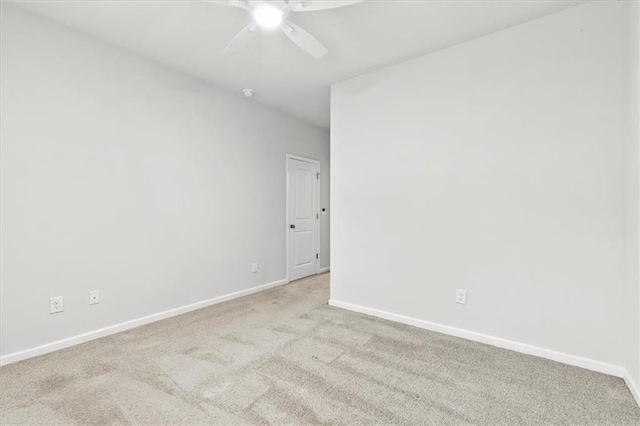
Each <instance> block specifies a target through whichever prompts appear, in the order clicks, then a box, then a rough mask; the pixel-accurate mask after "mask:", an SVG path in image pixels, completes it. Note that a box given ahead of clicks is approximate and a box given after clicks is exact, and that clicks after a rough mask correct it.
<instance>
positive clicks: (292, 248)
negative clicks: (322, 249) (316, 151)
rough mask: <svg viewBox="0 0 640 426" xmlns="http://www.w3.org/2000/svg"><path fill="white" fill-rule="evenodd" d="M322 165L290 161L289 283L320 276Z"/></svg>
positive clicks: (288, 162)
mask: <svg viewBox="0 0 640 426" xmlns="http://www.w3.org/2000/svg"><path fill="white" fill-rule="evenodd" d="M318 172H319V163H318V162H316V161H314V160H309V161H305V160H303V159H299V158H288V159H287V186H288V188H287V197H288V200H289V203H288V210H289V211H288V212H287V217H288V221H287V222H288V223H287V268H288V271H287V272H288V279H289V280H290V281H293V280H297V279H299V278H302V277H306V276H309V275H312V274H316V273H317V272H318V182H319V174H318Z"/></svg>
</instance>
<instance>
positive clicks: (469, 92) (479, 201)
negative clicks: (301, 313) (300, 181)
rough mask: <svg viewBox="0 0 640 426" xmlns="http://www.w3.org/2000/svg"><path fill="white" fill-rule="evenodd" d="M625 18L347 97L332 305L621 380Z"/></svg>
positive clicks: (457, 51)
mask: <svg viewBox="0 0 640 426" xmlns="http://www.w3.org/2000/svg"><path fill="white" fill-rule="evenodd" d="M626 7H627V5H626V4H624V3H622V2H620V3H608V4H607V3H589V4H586V5H583V6H579V7H576V8H573V9H570V10H567V11H564V12H561V13H558V14H555V15H551V16H549V17H546V18H542V19H540V20H537V21H533V22H530V23H527V24H524V25H520V26H517V27H514V28H511V29H508V30H505V31H502V32H499V33H495V34H493V35H490V36H487V37H484V38H480V39H476V40H474V41H471V42H468V43H465V44H461V45H458V46H455V47H452V48H449V49H446V50H442V51H439V52H436V53H433V54H430V55H427V56H423V57H420V58H417V59H415V60H412V61H409V62H405V63H401V64H398V65H396V66H392V67H389V68H386V69H383V70H380V71H377V72H374V73H371V74H367V75H364V76H361V77H358V78H355V79H352V80H349V81H346V82H342V83H340V84H336V85H334V86H333V88H332V106H331V107H332V121H331V150H332V152H331V154H332V164H331V167H332V193H331V197H332V208H333V216H332V229H331V238H332V253H331V256H332V259H331V260H332V262H331V268H332V277H331V281H332V282H331V299H332V301H333V302H337V304H341V305H342V306H350V307H351V308H352V309H361V310H365V311H367V310H368V311H370V312H373V311H371V310H372V309H375V310H378V311H383V313H387V314H389V313H390V314H397V315H403V316H405V317H409V318H410V319H412V320H419V321H423V322H425V321H426V322H431V323H435V325H444V326H447V327H455V328H457V329H462V330H466V331H471V332H475V333H481V334H484V335H488V336H491V337H497V338H500V339H506V340H509V341H512V342H516V343H523V344H526V345H533V346H535V347H538V348H542V349H548V350H552V351H556V352H550V351H546V352H545V353H546V354H548V355H550V356H551V355H553V356H555V355H558V354H557V352H560V353H561V354H560V355H561V356H557V357H556V358H558V359H567V358H570V357H571V356H578V357H584V358H587V359H588V360H587V361H585V360H583V359H581V358H572V359H574V360H575V361H576V363H577V364H580V365H589V366H591V367H594V368H599V369H601V371H611V372H616V373H620V371H621V370H622V368H621V366H623V365H624V362H625V359H626V358H625V354H624V347H623V346H624V344H623V343H622V341H621V340H622V339H621V330H622V329H623V324H622V323H623V320H624V319H625V318H626V317H625V316H626V315H627V313H628V312H627V311H625V310H624V309H623V307H625V306H627V305H625V303H624V297H625V293H624V291H623V287H624V275H623V267H624V266H625V256H624V252H625V230H626V224H625V210H626V204H625V203H626V192H625V181H626V170H625V168H626V160H625V155H626V149H627V146H626V137H627V128H626V120H627V118H626V116H627V99H626V97H627V90H628V88H627V83H628V78H627V72H628V69H627V62H626V59H627V58H626V53H627V51H626V25H625V20H626V17H625V12H626ZM458 288H460V289H466V290H467V291H468V303H467V305H464V306H463V305H457V304H456V303H455V301H454V296H455V291H456V289H458ZM345 303H348V304H351V305H345ZM362 308H366V309H362ZM414 322H415V321H414ZM425 324H426V323H425ZM441 329H444V328H441ZM444 330H451V329H444ZM476 336H477V335H476ZM627 336H628V335H627ZM492 341H494V342H502V343H504V341H499V340H496V339H493V340H492ZM507 346H509V345H507ZM511 346H512V347H515V346H514V345H511ZM519 347H522V348H528V349H531V347H530V346H528V347H525V346H519ZM528 349H527V350H528ZM533 352H535V351H533ZM565 355H567V356H565ZM583 361H585V362H583ZM592 361H596V362H592ZM618 367H620V368H618Z"/></svg>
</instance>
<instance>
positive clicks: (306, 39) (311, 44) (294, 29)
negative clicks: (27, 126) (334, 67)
mask: <svg viewBox="0 0 640 426" xmlns="http://www.w3.org/2000/svg"><path fill="white" fill-rule="evenodd" d="M280 28H282V31H284V33H285V34H286V35H287V37H289V38H290V39H291V41H293V42H294V43H295V44H297V45H298V47H299V48H301V49H302V50H304V51H305V52H307V53H308V54H309V55H311V56H313V57H314V58H316V59H320V58H322V57H323V56H324V55H326V54H327V53H328V52H329V51H328V50H327V48H326V47H324V45H323V44H322V43H320V42H319V41H318V39H317V38H315V37H314V36H312V35H311V34H309V33H308V32H306V31H305V30H303V29H302V28H300V27H299V26H297V25H296V24H294V23H293V22H291V21H287V22H285V23H284V24H282V25H281V26H280Z"/></svg>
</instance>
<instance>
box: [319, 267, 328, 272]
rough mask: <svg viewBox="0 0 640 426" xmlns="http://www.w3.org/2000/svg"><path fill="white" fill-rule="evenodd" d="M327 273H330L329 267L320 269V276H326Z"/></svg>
mask: <svg viewBox="0 0 640 426" xmlns="http://www.w3.org/2000/svg"><path fill="white" fill-rule="evenodd" d="M325 272H329V267H328V266H327V267H326V268H320V269H319V270H318V273H319V274H324V273H325Z"/></svg>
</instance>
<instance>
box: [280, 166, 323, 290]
mask: <svg viewBox="0 0 640 426" xmlns="http://www.w3.org/2000/svg"><path fill="white" fill-rule="evenodd" d="M289 160H298V161H305V162H307V163H313V164H316V165H317V166H318V174H319V175H320V176H322V163H321V162H320V160H314V159H313V158H309V157H303V156H300V155H295V154H289V153H287V155H286V160H285V163H284V167H285V169H284V170H285V173H286V176H287V183H286V186H285V191H286V192H287V194H286V200H287V201H286V207H285V208H286V213H285V215H284V216H285V224H284V227H285V228H284V229H285V234H284V235H285V236H286V239H285V240H286V253H285V259H286V262H285V264H286V268H287V270H286V279H287V282H289V249H290V247H289V225H290V224H291V222H290V217H289V206H290V200H289ZM315 181H316V186H317V189H318V202H317V205H316V208H317V210H316V215H317V219H316V225H317V227H316V232H318V235H317V238H316V240H317V241H318V246H317V247H316V250H317V251H316V253H318V259H316V260H317V262H316V274H319V273H320V259H321V254H320V210H321V207H320V178H319V177H318V178H316V180H315Z"/></svg>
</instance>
